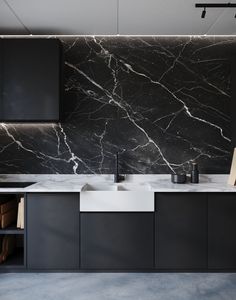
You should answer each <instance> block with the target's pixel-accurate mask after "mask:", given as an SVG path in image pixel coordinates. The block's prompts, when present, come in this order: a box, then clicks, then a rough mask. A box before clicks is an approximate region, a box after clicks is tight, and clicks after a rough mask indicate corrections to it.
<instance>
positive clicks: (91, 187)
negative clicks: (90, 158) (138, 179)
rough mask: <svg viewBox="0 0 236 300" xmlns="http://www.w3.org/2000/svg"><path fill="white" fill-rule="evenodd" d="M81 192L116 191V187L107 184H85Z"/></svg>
mask: <svg viewBox="0 0 236 300" xmlns="http://www.w3.org/2000/svg"><path fill="white" fill-rule="evenodd" d="M82 191H104V192H106V191H117V185H115V184H110V185H109V184H107V183H93V184H88V183H87V184H85V185H84V186H83V188H82Z"/></svg>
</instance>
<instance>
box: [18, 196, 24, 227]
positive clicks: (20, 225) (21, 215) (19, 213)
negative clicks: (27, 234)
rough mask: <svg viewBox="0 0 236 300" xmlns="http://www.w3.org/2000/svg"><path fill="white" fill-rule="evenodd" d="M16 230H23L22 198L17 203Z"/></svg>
mask: <svg viewBox="0 0 236 300" xmlns="http://www.w3.org/2000/svg"><path fill="white" fill-rule="evenodd" d="M16 227H17V228H20V229H24V198H20V202H19V203H18V214H17V224H16Z"/></svg>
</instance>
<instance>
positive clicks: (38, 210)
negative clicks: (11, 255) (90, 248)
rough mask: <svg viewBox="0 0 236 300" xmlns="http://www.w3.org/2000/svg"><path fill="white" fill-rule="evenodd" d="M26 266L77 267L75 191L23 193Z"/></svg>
mask: <svg viewBox="0 0 236 300" xmlns="http://www.w3.org/2000/svg"><path fill="white" fill-rule="evenodd" d="M26 207H27V214H26V218H27V223H26V226H27V227H26V229H27V266H28V268H30V269H45V270H46V269H57V270H72V269H78V267H79V194H77V193H72V194H70V193H69V194H68V193H60V194H59V193H58V194H57V193H55V194H54V193H48V194H41V193H39V194H38V193H37V194H34V193H30V194H27V205H26Z"/></svg>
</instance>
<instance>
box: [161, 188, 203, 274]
mask: <svg viewBox="0 0 236 300" xmlns="http://www.w3.org/2000/svg"><path fill="white" fill-rule="evenodd" d="M156 266H157V268H159V269H205V268H206V267H207V196H206V194H205V193H156Z"/></svg>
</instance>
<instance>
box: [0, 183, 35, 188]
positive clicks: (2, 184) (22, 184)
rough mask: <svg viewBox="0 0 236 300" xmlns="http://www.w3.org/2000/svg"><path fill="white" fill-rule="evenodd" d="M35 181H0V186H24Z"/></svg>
mask: <svg viewBox="0 0 236 300" xmlns="http://www.w3.org/2000/svg"><path fill="white" fill-rule="evenodd" d="M34 183H36V182H0V188H25V187H27V186H30V185H32V184H34Z"/></svg>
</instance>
